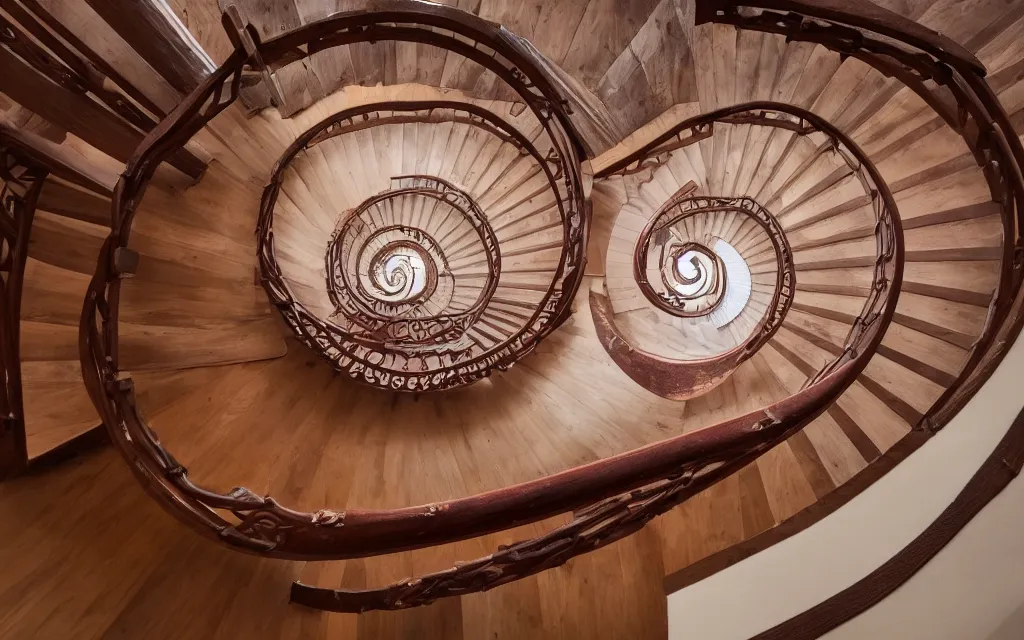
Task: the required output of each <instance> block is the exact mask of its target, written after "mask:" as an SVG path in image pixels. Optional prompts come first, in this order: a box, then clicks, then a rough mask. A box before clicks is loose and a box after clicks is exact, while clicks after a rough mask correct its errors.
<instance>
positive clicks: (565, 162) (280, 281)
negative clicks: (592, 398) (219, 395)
mask: <svg viewBox="0 0 1024 640" xmlns="http://www.w3.org/2000/svg"><path fill="white" fill-rule="evenodd" d="M381 113H391V114H392V115H391V116H381V115H380V114H381ZM438 118H440V119H443V120H452V121H457V122H462V123H464V124H467V125H471V126H475V127H480V128H483V129H485V130H487V131H488V132H492V133H494V134H496V135H497V136H498V137H499V138H500V139H501V140H503V141H504V142H507V143H509V144H512V145H513V146H515V147H516V149H518V151H519V152H520V153H521V154H523V155H526V156H528V157H531V158H532V159H533V161H534V163H535V164H536V165H537V166H538V167H539V169H540V171H541V172H542V173H543V174H544V176H545V177H546V182H547V185H548V188H549V190H550V191H551V192H552V193H553V194H554V203H555V205H556V207H557V210H558V213H559V216H560V218H561V221H562V240H561V252H560V255H559V258H558V262H557V265H556V266H555V268H554V269H553V270H552V279H551V283H550V285H549V286H548V288H547V290H546V291H545V292H544V295H543V297H542V298H541V299H540V300H539V301H538V302H537V303H536V304H535V305H531V306H532V307H533V313H532V314H531V315H530V317H529V319H528V320H527V321H526V322H525V323H524V325H523V326H522V327H521V328H519V329H518V330H517V331H516V332H515V333H513V334H510V335H508V336H507V337H503V338H504V339H502V340H501V341H500V342H498V343H497V344H496V345H495V346H493V347H491V348H488V349H485V350H481V352H479V353H475V354H472V355H467V356H466V357H458V358H457V359H455V361H453V362H452V363H450V364H446V363H445V362H443V361H442V362H440V364H439V365H437V366H433V367H430V368H423V369H422V370H406V369H404V368H403V371H402V372H401V373H398V372H395V373H388V372H387V371H384V370H383V369H381V368H380V367H379V366H377V365H376V364H375V363H374V362H373V359H374V358H373V357H374V356H376V355H382V356H388V355H391V356H394V355H396V353H395V352H394V351H392V350H390V349H388V348H387V347H386V346H385V345H384V344H381V343H380V342H379V341H367V340H364V339H360V338H359V337H357V336H355V335H353V334H352V333H350V332H347V331H344V330H342V329H341V328H340V327H338V326H337V325H336V324H334V323H333V322H330V321H328V320H327V319H324V318H318V317H317V316H316V314H313V313H311V312H310V311H309V310H308V309H307V308H306V307H305V306H304V305H302V304H301V303H300V302H298V301H297V300H296V299H295V296H294V295H293V294H292V292H291V290H290V288H289V286H288V283H287V281H286V279H285V277H284V275H283V274H282V272H281V268H280V266H279V265H278V264H277V258H276V255H275V251H274V237H273V220H274V208H275V206H276V203H277V197H278V194H279V193H280V191H281V188H282V184H283V182H284V179H285V175H286V172H287V171H288V169H289V168H290V167H291V164H292V162H293V160H294V159H295V158H296V156H297V155H298V154H299V153H300V152H301V151H304V150H306V149H308V148H309V147H311V146H312V145H314V144H317V143H319V142H321V141H323V140H325V139H327V138H328V137H334V136H338V135H343V134H344V133H346V132H348V131H352V130H359V129H361V128H364V127H365V126H366V125H368V124H373V123H378V124H381V125H387V124H392V123H397V122H407V121H409V122H431V121H434V120H436V119H438ZM571 162H572V160H571V159H570V158H566V157H565V156H564V155H563V154H561V153H557V152H556V148H555V147H553V148H552V150H551V152H550V153H548V154H547V155H542V154H541V153H540V152H539V151H538V150H537V148H536V146H535V145H534V144H533V143H532V142H531V141H530V140H529V139H527V138H526V137H525V136H524V135H523V134H522V133H520V132H519V131H518V130H517V129H516V128H515V127H512V126H511V125H509V124H507V123H506V122H504V121H503V120H502V119H501V118H499V117H498V116H496V115H494V114H492V113H491V112H489V111H487V110H486V109H484V108H482V107H479V106H477V105H473V104H469V103H461V102H451V101H443V100H437V101H424V102H384V103H372V104H367V105H362V106H359V107H354V108H351V109H346V110H344V111H341V112H339V113H337V114H334V115H332V116H329V117H327V118H325V119H323V120H321V121H320V122H319V123H317V124H315V125H314V126H312V127H310V128H309V129H308V130H306V131H305V132H303V133H302V134H301V135H300V136H299V137H298V138H297V139H296V140H295V141H294V142H293V143H292V144H291V145H290V146H289V147H288V148H287V149H286V150H285V152H284V153H283V154H282V156H281V158H280V159H279V160H278V161H277V163H276V164H275V165H274V170H273V173H272V175H271V179H270V181H269V183H268V184H267V186H266V188H265V189H264V194H263V198H262V200H261V205H260V217H259V221H258V223H257V240H258V247H257V255H258V257H259V268H260V275H261V282H262V283H263V286H264V289H265V290H266V291H267V295H268V296H269V297H270V299H271V302H272V303H273V304H274V305H275V306H276V307H277V308H278V309H279V310H280V311H281V312H282V315H283V317H284V318H285V321H286V322H287V323H288V325H289V326H290V327H291V328H292V330H293V331H294V332H295V334H296V335H297V336H298V337H299V339H300V340H301V341H302V342H303V343H305V344H306V345H308V346H309V347H310V348H311V349H313V350H314V351H315V352H317V353H319V354H321V355H322V356H323V357H324V358H325V359H326V360H327V361H329V362H330V363H331V364H332V366H334V367H335V368H338V369H339V370H341V371H344V372H345V373H347V374H348V375H350V376H351V377H353V378H354V379H356V380H359V381H362V382H365V383H369V384H373V385H376V386H380V387H383V388H385V389H392V390H395V391H406V392H420V391H432V390H441V389H449V388H454V387H457V386H462V385H465V384H470V383H472V382H475V381H477V380H480V379H482V378H484V377H487V376H488V375H490V374H491V372H492V371H495V370H505V369H507V368H509V367H511V366H512V365H513V364H514V363H515V362H516V361H517V360H518V359H519V358H520V357H522V355H524V354H526V353H529V352H530V351H532V350H533V349H534V347H535V346H536V345H537V344H538V343H539V342H540V341H541V340H542V339H543V338H545V337H546V336H548V335H550V333H551V332H552V331H554V330H555V329H557V328H558V327H559V326H560V325H561V324H562V323H564V322H565V320H566V319H568V317H569V314H570V313H571V304H572V300H573V298H574V297H575V292H576V291H577V290H578V288H579V285H580V281H581V279H582V276H583V270H582V265H583V264H584V263H585V261H586V257H585V252H586V237H585V234H584V233H583V232H584V230H585V226H584V224H583V223H584V220H583V218H582V216H580V213H581V212H582V211H583V203H582V202H578V201H573V196H574V194H580V193H582V185H579V184H575V186H574V187H573V188H571V189H562V188H561V185H560V183H559V179H560V178H568V179H571V180H572V182H573V183H576V182H577V181H578V180H579V177H578V176H579V169H578V168H574V167H573V166H571V165H570V163H571ZM426 178H427V179H429V180H430V181H431V183H432V184H436V187H435V188H434V189H432V191H437V192H438V197H441V196H442V195H443V193H442V192H444V191H448V193H449V194H450V195H457V196H458V198H459V199H460V200H465V201H466V205H465V206H466V207H467V208H468V209H475V208H477V205H476V203H475V202H474V201H473V200H472V198H470V197H469V196H468V194H465V193H463V192H462V191H461V190H460V189H458V188H457V187H455V186H454V185H451V184H449V183H446V182H444V181H441V180H438V179H436V178H433V177H426ZM563 191H564V195H563V193H562V192H563ZM397 192H399V193H400V192H401V190H398V191H397ZM387 193H392V192H385V193H384V194H381V195H380V196H376V197H371V198H370V199H368V200H367V201H366V202H364V203H363V205H360V207H359V208H357V209H356V211H355V212H354V214H353V215H358V213H359V211H360V210H361V209H362V208H363V207H364V206H370V205H372V204H373V203H374V202H375V201H376V200H377V199H378V198H382V197H385V196H386V195H387ZM466 215H469V214H468V213H467V214H466ZM471 217H478V218H479V219H480V225H479V226H480V228H479V229H478V232H479V234H480V238H481V242H482V243H483V244H484V245H485V246H488V247H490V248H491V249H492V252H493V256H491V257H490V259H489V263H488V271H489V274H488V285H487V290H488V292H487V294H486V296H485V298H486V299H485V300H483V301H482V304H481V305H480V310H482V308H483V306H484V305H486V304H487V303H488V302H489V299H490V296H491V295H492V294H493V292H494V289H495V287H496V286H497V284H498V277H499V276H500V270H499V265H500V260H501V252H500V249H499V245H498V240H497V238H496V237H495V235H494V231H493V230H492V229H491V228H490V225H489V224H488V223H487V221H486V217H485V216H483V213H482V212H480V211H477V212H476V214H474V216H471ZM350 219H351V218H350ZM346 228H347V227H345V226H343V227H342V228H341V229H339V232H344V231H345V229H346ZM332 246H334V244H333V241H332ZM332 256H333V261H332ZM336 263H337V256H334V252H333V251H332V252H329V253H328V272H329V273H334V272H335V270H336V268H337V264H336ZM339 293H340V291H337V290H336V289H335V288H334V287H332V286H329V287H328V295H329V297H330V298H331V300H332V301H334V302H335V304H337V302H338V300H337V296H338V294H339ZM463 315H466V317H467V318H469V317H470V316H472V314H468V315H467V314H463ZM437 317H438V318H445V316H437ZM372 322H373V321H372V319H370V318H369V316H368V315H367V319H366V323H367V324H372ZM366 349H369V350H370V351H369V352H368V353H360V351H366ZM382 360H383V358H382ZM421 366H423V367H426V364H425V363H421Z"/></svg>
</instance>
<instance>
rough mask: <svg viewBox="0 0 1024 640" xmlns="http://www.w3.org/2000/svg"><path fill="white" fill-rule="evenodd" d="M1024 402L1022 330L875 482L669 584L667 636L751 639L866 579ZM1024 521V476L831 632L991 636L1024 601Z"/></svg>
mask: <svg viewBox="0 0 1024 640" xmlns="http://www.w3.org/2000/svg"><path fill="white" fill-rule="evenodd" d="M1022 405H1024V340H1018V341H1017V342H1016V343H1015V344H1014V346H1013V347H1012V348H1011V350H1010V353H1009V354H1008V355H1007V357H1006V358H1005V359H1004V361H1003V362H1002V364H1001V365H1000V366H999V368H998V369H997V370H996V372H995V373H994V374H993V375H992V377H991V378H990V379H989V380H988V382H987V383H986V384H985V385H984V387H982V389H981V390H980V391H979V392H978V393H977V395H975V397H974V398H972V399H971V401H970V402H969V403H968V404H967V406H966V407H965V408H964V410H963V411H961V412H960V414H959V415H957V416H956V417H955V418H954V419H953V420H952V421H950V423H949V424H948V425H947V426H946V428H945V429H943V430H942V431H941V432H939V433H938V434H937V435H935V436H934V437H933V438H932V439H931V440H929V441H928V442H927V443H925V444H924V446H922V447H921V448H920V449H919V450H918V451H916V452H915V453H913V454H912V455H911V456H910V457H908V458H907V459H906V460H904V461H903V462H902V463H900V464H899V465H897V466H896V468H895V469H893V470H892V471H890V472H889V473H888V474H886V475H885V476H884V477H883V478H881V479H880V480H879V481H877V482H875V484H873V485H872V486H871V487H869V488H868V489H867V490H866V491H864V492H863V493H861V494H860V495H859V496H857V497H856V498H854V499H853V500H851V501H850V502H849V503H848V504H846V505H844V506H843V507H841V508H839V509H838V510H837V511H836V512H835V513H833V514H832V515H830V516H828V517H826V518H825V519H823V520H822V521H820V522H818V523H816V524H814V525H813V526H811V527H809V528H807V529H806V530H804V531H802V532H800V533H798V534H796V535H794V536H793V537H791V538H789V539H787V540H784V541H782V542H780V543H778V544H776V545H774V546H772V547H770V548H768V549H766V550H765V551H762V552H761V553H758V554H756V555H754V556H751V557H750V558H747V559H746V560H743V561H742V562H739V563H737V564H735V565H733V566H731V567H729V568H728V569H725V570H723V571H720V572H719V573H717V574H715V575H713V576H711V577H709V578H707V579H705V580H702V581H701V582H698V583H696V584H694V585H692V586H690V587H687V588H685V589H683V590H681V591H678V592H676V593H673V594H671V595H670V596H669V597H668V611H669V621H668V626H669V638H671V639H672V640H677V639H678V640H683V639H684V638H686V639H691V638H701V640H744V639H746V638H749V637H750V636H753V635H755V634H757V633H760V632H762V631H765V630H767V629H769V628H771V627H773V626H775V625H777V624H779V623H781V622H784V621H786V620H788V619H789V618H792V617H793V616H795V615H797V614H799V613H802V612H803V611H806V610H807V609H809V608H810V607H812V606H814V605H816V604H818V603H820V602H822V601H823V600H825V599H827V598H829V597H831V596H833V595H835V594H836V593H838V592H839V591H842V590H843V589H845V588H846V587H849V586H850V585H852V584H853V583H855V582H857V581H858V580H860V579H861V578H863V577H864V576H866V575H867V574H869V573H870V572H871V571H873V570H874V569H876V568H877V567H878V566H879V565H881V564H882V563H884V562H885V561H886V560H888V559H889V558H890V557H892V556H893V555H895V554H896V553H897V552H899V551H900V550H901V549H903V547H905V546H907V545H908V544H909V543H910V542H911V541H912V540H913V539H914V538H915V537H917V536H918V535H919V534H920V533H921V532H922V531H924V529H925V528H926V527H928V525H930V524H931V523H932V522H933V521H934V520H935V519H936V518H937V517H938V516H939V514H940V513H941V512H942V511H943V509H945V508H946V507H947V506H948V505H949V504H950V503H951V502H952V501H953V499H954V498H955V497H956V495H957V494H958V493H959V492H960V491H961V490H962V489H963V488H964V486H965V485H966V484H967V481H968V480H969V479H970V478H971V476H972V475H973V474H974V473H975V471H977V469H978V468H979V467H980V466H981V464H982V463H983V462H984V460H985V459H986V458H987V457H988V456H989V455H990V454H991V453H992V451H993V449H995V447H996V445H997V443H998V442H999V440H1000V439H1001V438H1002V437H1003V435H1005V433H1006V431H1007V429H1008V428H1009V426H1010V424H1011V423H1012V422H1013V420H1014V418H1016V417H1017V414H1018V413H1019V412H1020V410H1021V407H1022ZM1022 525H1024V480H1022V479H1021V478H1018V479H1016V480H1015V481H1014V482H1013V483H1012V484H1011V485H1010V487H1009V488H1007V489H1006V490H1005V491H1004V492H1003V493H1002V494H1000V495H999V496H998V497H997V498H996V499H995V500H993V501H992V503H990V504H989V505H988V507H986V508H985V510H984V511H983V512H982V513H981V514H979V515H978V517H976V518H975V519H974V521H972V522H971V523H970V524H969V525H968V527H967V528H965V530H964V531H963V532H961V534H960V535H959V536H957V538H956V539H954V540H953V542H952V543H951V544H950V545H948V546H947V547H946V548H945V549H944V550H943V551H942V552H940V554H939V555H938V556H936V557H935V558H934V559H933V560H932V562H930V563H929V564H928V565H927V566H926V567H925V568H924V569H923V570H921V571H920V572H918V573H917V575H915V576H914V577H913V578H912V579H911V580H910V581H909V582H907V584H905V585H904V586H903V587H901V588H900V589H899V590H898V591H897V592H896V593H894V594H892V596H890V597H889V598H887V599H886V600H885V601H884V602H882V603H880V604H879V605H878V606H876V607H874V608H872V609H870V610H868V611H867V612H865V613H864V614H862V615H861V616H859V617H857V618H855V619H854V620H851V621H850V622H848V623H847V624H845V625H843V626H842V627H840V628H838V629H836V630H835V631H833V632H831V633H830V634H828V635H827V636H826V637H827V638H835V639H842V640H847V639H849V640H853V639H856V640H862V639H864V638H872V639H888V638H893V639H897V638H898V639H900V640H908V639H911V638H928V639H929V640H942V639H945V638H949V639H950V640H973V639H975V638H977V639H979V640H984V639H985V638H987V637H988V636H989V635H991V634H992V633H994V632H995V631H996V629H997V628H998V627H999V626H1000V624H1002V623H1003V622H1004V621H1005V620H1006V619H1007V617H1008V616H1010V615H1011V614H1012V612H1013V611H1014V610H1015V608H1016V607H1017V606H1018V605H1020V603H1021V601H1022V600H1024V526H1022ZM1020 637H1022V638H1024V634H1022V635H1021V636H1020Z"/></svg>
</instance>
